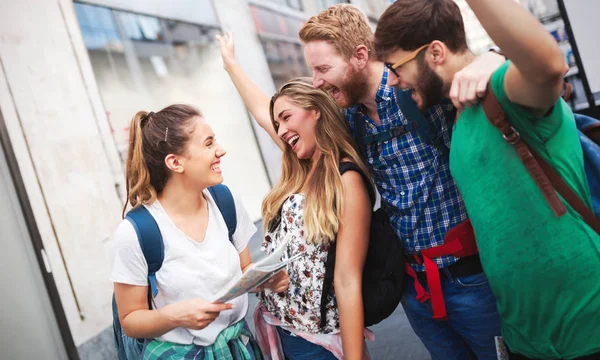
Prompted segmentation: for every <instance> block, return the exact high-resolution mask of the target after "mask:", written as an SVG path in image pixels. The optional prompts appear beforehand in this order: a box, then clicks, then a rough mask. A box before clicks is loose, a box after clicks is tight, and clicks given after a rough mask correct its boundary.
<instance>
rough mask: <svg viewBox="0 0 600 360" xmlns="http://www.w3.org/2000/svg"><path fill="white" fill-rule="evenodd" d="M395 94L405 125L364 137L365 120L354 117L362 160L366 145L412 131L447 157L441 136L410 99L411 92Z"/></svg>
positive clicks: (446, 150) (355, 134) (397, 91)
mask: <svg viewBox="0 0 600 360" xmlns="http://www.w3.org/2000/svg"><path fill="white" fill-rule="evenodd" d="M395 94H396V102H397V103H398V107H399V108H400V111H402V113H403V114H404V117H405V119H406V120H407V121H408V124H407V125H399V126H395V127H393V128H391V129H389V130H385V131H381V132H378V133H375V134H371V135H366V133H367V131H366V121H365V119H364V118H363V117H362V116H355V117H354V119H355V120H354V122H355V124H354V126H355V132H354V141H356V144H357V145H358V147H359V150H360V152H361V154H362V156H363V158H364V159H367V156H366V155H367V153H366V152H367V149H366V145H370V144H378V143H382V142H384V141H387V140H390V139H392V138H395V137H398V136H401V135H404V134H406V133H409V132H411V131H414V130H416V131H417V132H418V134H419V137H420V138H421V140H422V141H423V142H425V143H426V144H429V145H431V146H434V147H435V148H437V149H438V151H439V152H440V153H441V154H442V156H445V157H447V156H448V155H449V154H450V149H448V146H446V143H445V142H444V138H443V136H441V135H440V133H439V131H437V129H436V128H435V127H434V126H433V124H432V123H431V120H429V119H427V118H426V117H425V115H423V112H421V110H419V108H418V107H417V104H416V103H415V102H414V100H413V99H412V98H411V92H410V91H402V90H400V89H395Z"/></svg>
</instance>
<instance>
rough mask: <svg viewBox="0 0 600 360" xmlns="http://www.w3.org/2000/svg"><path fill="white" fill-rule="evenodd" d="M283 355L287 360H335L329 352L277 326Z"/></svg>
mask: <svg viewBox="0 0 600 360" xmlns="http://www.w3.org/2000/svg"><path fill="white" fill-rule="evenodd" d="M277 332H278V333H279V338H280V339H281V347H282V348H283V354H284V355H285V358H286V359H288V360H317V359H318V360H321V359H323V360H337V358H336V357H335V356H334V355H333V354H332V353H331V351H329V350H327V349H325V348H324V347H322V346H320V345H317V344H313V343H311V342H310V341H308V340H304V339H303V338H301V337H299V336H295V335H293V334H292V333H290V332H289V331H287V330H285V329H282V328H281V327H279V326H277Z"/></svg>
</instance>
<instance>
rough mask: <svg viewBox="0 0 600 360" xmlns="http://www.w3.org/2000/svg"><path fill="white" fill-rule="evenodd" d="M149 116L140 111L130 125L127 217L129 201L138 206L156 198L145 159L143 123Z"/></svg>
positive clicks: (126, 172)
mask: <svg viewBox="0 0 600 360" xmlns="http://www.w3.org/2000/svg"><path fill="white" fill-rule="evenodd" d="M150 115H151V114H150ZM148 117H149V114H148V113H146V112H145V111H138V112H137V113H136V114H135V116H134V117H133V119H131V124H130V126H129V150H128V152H127V166H126V170H125V176H126V183H127V199H125V206H124V207H123V214H122V215H123V218H125V209H126V208H127V204H128V203H130V204H131V206H132V207H136V206H138V205H140V204H142V203H151V202H153V201H154V200H156V190H155V189H154V187H152V185H151V184H150V172H149V171H148V166H147V165H146V161H145V159H144V135H143V133H142V125H143V124H142V123H146V122H147V121H148Z"/></svg>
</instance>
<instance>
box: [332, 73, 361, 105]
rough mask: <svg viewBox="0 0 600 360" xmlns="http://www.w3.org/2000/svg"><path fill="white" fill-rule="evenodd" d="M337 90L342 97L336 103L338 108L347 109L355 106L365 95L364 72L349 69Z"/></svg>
mask: <svg viewBox="0 0 600 360" xmlns="http://www.w3.org/2000/svg"><path fill="white" fill-rule="evenodd" d="M337 88H338V89H339V90H340V94H341V95H342V96H341V97H340V101H339V102H338V105H339V106H340V107H342V108H347V107H350V106H352V105H356V104H358V103H359V102H360V99H362V98H363V97H365V95H366V94H367V91H368V81H367V75H366V74H365V73H364V72H361V71H356V70H354V69H352V68H350V70H349V71H348V73H347V74H346V76H345V78H344V80H343V82H342V83H341V84H340V86H338V87H337Z"/></svg>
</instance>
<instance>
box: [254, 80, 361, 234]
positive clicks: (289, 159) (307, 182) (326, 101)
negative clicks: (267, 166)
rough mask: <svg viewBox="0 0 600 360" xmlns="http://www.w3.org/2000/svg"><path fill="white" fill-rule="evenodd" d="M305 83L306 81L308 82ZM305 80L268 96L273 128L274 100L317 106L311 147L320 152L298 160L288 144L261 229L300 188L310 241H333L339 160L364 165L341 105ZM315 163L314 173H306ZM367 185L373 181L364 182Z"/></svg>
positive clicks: (340, 196) (272, 221) (264, 209)
mask: <svg viewBox="0 0 600 360" xmlns="http://www.w3.org/2000/svg"><path fill="white" fill-rule="evenodd" d="M307 81H308V82H307ZM309 82H310V79H296V80H292V81H290V82H288V83H286V84H285V85H283V86H282V87H281V89H280V90H279V91H278V92H277V93H275V95H273V98H272V99H271V105H270V108H269V113H270V115H271V122H272V124H273V127H275V129H276V130H277V125H276V124H275V121H274V120H275V114H274V113H273V111H274V110H273V107H274V104H275V101H276V100H277V99H278V98H279V97H282V96H285V97H287V98H288V99H289V100H290V101H291V102H292V103H294V104H295V105H297V106H299V107H302V108H303V109H305V110H318V111H319V112H320V114H321V117H320V118H319V120H317V125H316V128H315V139H316V149H315V151H319V152H320V153H321V156H319V157H318V158H317V159H316V160H314V161H316V164H314V165H311V160H309V159H298V157H297V156H296V154H295V153H294V152H293V151H292V149H291V148H290V147H289V146H286V147H285V149H284V151H283V166H282V173H281V178H280V180H279V183H278V184H277V185H276V186H275V187H274V188H273V190H272V191H271V192H270V193H269V195H267V197H266V198H265V200H264V201H263V205H262V214H263V222H264V224H265V225H264V226H265V230H267V229H271V230H272V229H274V227H275V226H276V225H277V222H278V221H280V216H281V208H282V205H283V203H284V202H285V201H286V199H287V198H288V197H289V195H290V194H292V193H295V192H298V191H299V190H301V189H302V188H304V189H305V190H306V191H305V206H304V214H303V219H304V234H305V239H306V241H307V242H309V243H313V244H317V243H327V242H329V241H332V240H334V239H335V236H336V233H337V232H338V229H339V224H340V215H341V212H342V199H343V196H344V189H343V186H342V176H341V175H340V171H339V163H340V161H341V160H342V159H348V160H349V161H351V162H353V163H355V164H357V165H358V166H359V167H360V168H361V169H362V170H363V172H364V173H365V174H368V173H369V172H368V170H367V167H366V166H365V164H364V163H363V161H362V159H361V158H360V155H359V154H358V152H357V151H356V150H355V148H354V146H353V144H354V141H353V139H352V138H351V137H350V134H349V132H348V128H347V125H346V123H345V120H344V116H343V113H342V111H341V109H340V108H339V107H338V106H337V105H336V103H335V100H334V99H333V98H332V97H331V96H330V95H329V94H327V93H326V92H324V91H322V90H319V89H315V88H314V87H313V86H312V85H311V84H310V83H309ZM312 167H314V168H315V169H318V171H314V172H313V173H312V174H310V177H309V173H310V170H311V168H312ZM369 186H372V184H369Z"/></svg>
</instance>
